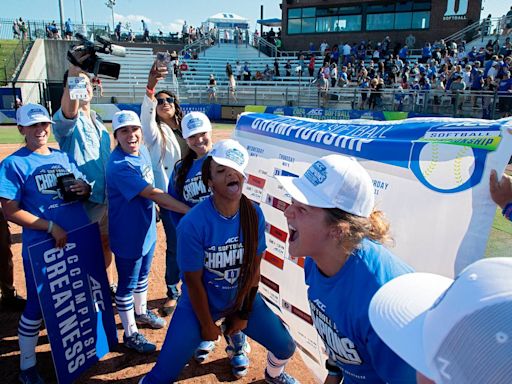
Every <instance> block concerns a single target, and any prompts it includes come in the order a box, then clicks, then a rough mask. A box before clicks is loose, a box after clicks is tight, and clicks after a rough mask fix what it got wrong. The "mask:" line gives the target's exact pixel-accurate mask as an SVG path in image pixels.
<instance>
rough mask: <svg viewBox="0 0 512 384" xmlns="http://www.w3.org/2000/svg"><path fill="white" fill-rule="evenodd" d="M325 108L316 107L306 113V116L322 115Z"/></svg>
mask: <svg viewBox="0 0 512 384" xmlns="http://www.w3.org/2000/svg"><path fill="white" fill-rule="evenodd" d="M322 115H323V110H322V109H321V108H314V109H312V110H311V111H309V112H308V113H306V116H322Z"/></svg>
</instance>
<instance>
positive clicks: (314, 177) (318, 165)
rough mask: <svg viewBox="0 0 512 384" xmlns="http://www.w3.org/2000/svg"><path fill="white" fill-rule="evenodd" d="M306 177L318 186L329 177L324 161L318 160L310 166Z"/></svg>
mask: <svg viewBox="0 0 512 384" xmlns="http://www.w3.org/2000/svg"><path fill="white" fill-rule="evenodd" d="M304 177H305V178H306V179H307V180H308V181H309V182H310V183H311V184H313V186H315V187H316V186H317V185H320V184H322V183H323V182H324V181H325V180H326V179H327V167H326V166H325V165H324V164H323V163H322V162H320V161H317V162H315V163H314V164H313V165H312V166H311V167H309V169H308V170H307V171H306V173H305V174H304Z"/></svg>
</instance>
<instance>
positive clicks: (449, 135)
mask: <svg viewBox="0 0 512 384" xmlns="http://www.w3.org/2000/svg"><path fill="white" fill-rule="evenodd" d="M470 124H471V123H470ZM500 141H501V135H500V130H499V129H496V130H495V129H493V127H485V128H478V127H475V126H468V125H465V124H464V123H461V124H457V126H456V127H455V126H450V124H447V125H444V126H443V127H441V128H439V129H436V128H432V129H430V130H429V131H427V132H426V133H425V135H424V136H423V137H422V138H421V139H420V140H418V141H417V142H415V143H414V144H413V146H412V150H411V157H410V169H411V170H412V171H413V173H414V174H415V175H416V177H417V178H418V180H419V181H421V182H422V183H423V184H424V185H425V186H427V187H429V188H430V189H432V190H434V191H437V192H442V193H455V192H461V191H464V190H466V189H469V188H472V187H474V186H475V185H477V184H478V183H479V182H480V180H481V179H482V175H483V171H484V165H485V160H486V157H487V153H488V152H489V151H494V150H495V149H496V148H497V147H498V145H499V143H500Z"/></svg>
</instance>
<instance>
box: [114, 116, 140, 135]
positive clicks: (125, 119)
mask: <svg viewBox="0 0 512 384" xmlns="http://www.w3.org/2000/svg"><path fill="white" fill-rule="evenodd" d="M127 125H136V126H138V127H142V124H141V123H140V119H139V115H137V114H136V113H135V112H133V111H119V112H116V113H115V114H114V117H113V118H112V129H113V130H114V132H115V131H116V130H118V129H119V128H123V127H126V126H127Z"/></svg>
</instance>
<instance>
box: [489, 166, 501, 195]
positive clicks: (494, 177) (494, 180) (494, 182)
mask: <svg viewBox="0 0 512 384" xmlns="http://www.w3.org/2000/svg"><path fill="white" fill-rule="evenodd" d="M489 186H490V190H491V193H493V192H495V191H496V190H497V189H498V187H499V182H498V174H497V173H496V170H494V169H493V170H491V176H490V178H489Z"/></svg>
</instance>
